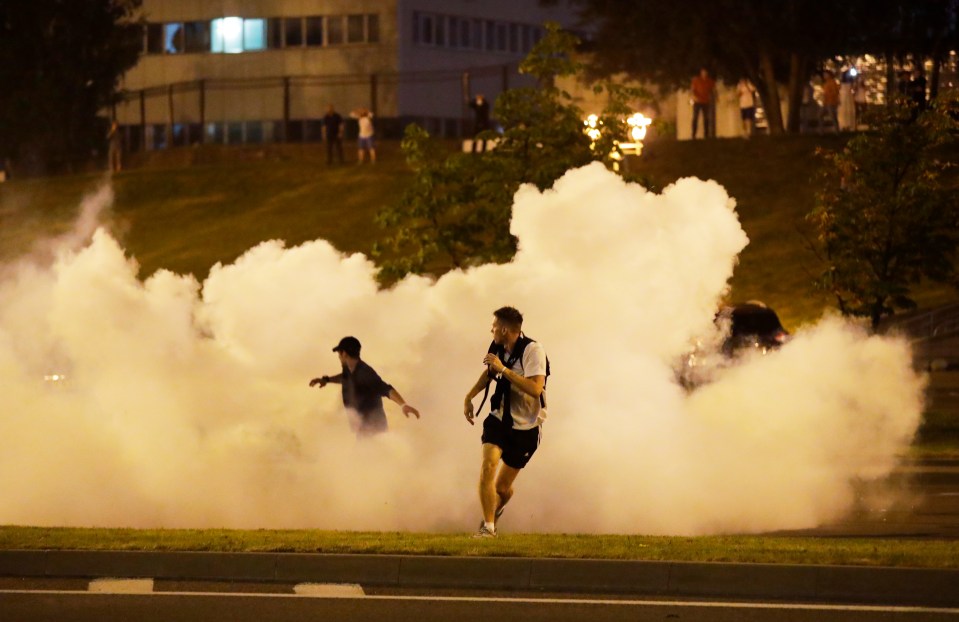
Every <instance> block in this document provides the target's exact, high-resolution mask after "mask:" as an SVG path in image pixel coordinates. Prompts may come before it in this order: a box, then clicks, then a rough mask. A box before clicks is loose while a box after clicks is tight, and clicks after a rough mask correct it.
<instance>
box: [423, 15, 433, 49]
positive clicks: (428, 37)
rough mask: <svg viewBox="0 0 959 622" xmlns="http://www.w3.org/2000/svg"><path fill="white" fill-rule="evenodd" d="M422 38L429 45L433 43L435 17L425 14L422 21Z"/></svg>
mask: <svg viewBox="0 0 959 622" xmlns="http://www.w3.org/2000/svg"><path fill="white" fill-rule="evenodd" d="M420 40H421V41H422V42H423V43H425V44H427V45H432V44H433V17H432V16H431V15H424V16H423V19H422V20H421V21H420Z"/></svg>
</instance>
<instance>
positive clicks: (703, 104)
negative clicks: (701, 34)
mask: <svg viewBox="0 0 959 622" xmlns="http://www.w3.org/2000/svg"><path fill="white" fill-rule="evenodd" d="M690 90H691V91H692V92H693V138H696V130H697V128H698V125H699V123H698V122H699V115H702V116H703V138H709V137H710V136H712V132H711V126H712V123H713V111H712V106H713V100H714V98H715V95H716V81H715V80H713V79H712V78H711V77H709V71H708V70H707V69H706V68H705V67H703V68H702V69H700V70H699V74H698V75H697V76H695V77H694V78H693V79H692V82H691V83H690Z"/></svg>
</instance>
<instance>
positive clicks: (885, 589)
mask: <svg viewBox="0 0 959 622" xmlns="http://www.w3.org/2000/svg"><path fill="white" fill-rule="evenodd" d="M0 576H3V577H26V578H84V579H95V578H99V577H110V578H152V579H154V580H176V581H228V582H236V581H252V582H295V583H358V584H361V585H363V586H369V587H398V588H404V587H405V588H462V589H485V590H517V591H520V590H522V591H532V592H544V593H546V592H572V593H584V594H586V593H594V594H599V593H602V594H623V595H633V596H655V597H662V596H673V597H715V596H722V597H724V598H736V599H747V600H753V599H767V600H776V601H802V602H829V603H849V604H883V605H913V606H937V607H957V606H959V590H956V589H955V587H956V586H957V585H959V570H954V569H928V568H892V567H860V566H813V565H792V564H725V563H698V562H652V561H617V560H582V559H541V558H514V557H441V556H425V555H424V556H404V555H329V554H310V553H209V552H147V551H27V550H6V551H0Z"/></svg>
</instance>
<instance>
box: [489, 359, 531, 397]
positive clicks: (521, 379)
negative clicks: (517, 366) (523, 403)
mask: <svg viewBox="0 0 959 622" xmlns="http://www.w3.org/2000/svg"><path fill="white" fill-rule="evenodd" d="M483 362H484V363H486V364H487V365H489V366H490V368H491V369H492V370H493V371H494V372H496V373H497V374H502V375H503V378H505V379H506V380H508V381H509V383H510V384H512V385H515V386H516V388H517V389H519V390H520V391H522V392H523V393H526V394H527V395H532V396H533V397H536V398H538V397H539V396H540V395H541V394H542V393H543V389H545V388H546V376H545V375H542V376H539V375H537V376H529V377H527V376H521V375H519V374H517V373H516V372H515V371H513V370H512V369H507V367H506V364H505V363H503V361H501V360H500V358H499V357H498V356H496V355H495V354H487V355H486V358H485V359H483Z"/></svg>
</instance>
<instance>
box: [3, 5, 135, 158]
mask: <svg viewBox="0 0 959 622" xmlns="http://www.w3.org/2000/svg"><path fill="white" fill-rule="evenodd" d="M140 4H141V0H83V1H82V2H77V1H76V0H30V1H29V2H24V1H21V0H0V137H2V140H0V158H3V159H6V158H9V159H11V160H12V161H13V162H14V163H15V164H17V165H19V166H20V168H21V169H25V170H28V171H31V172H40V171H43V170H61V169H71V168H73V167H75V166H76V165H78V164H79V163H81V162H84V161H86V160H88V159H89V158H90V156H91V151H93V150H96V149H98V148H101V147H102V146H103V143H104V137H105V133H106V127H105V124H104V122H103V121H100V120H98V119H97V114H98V113H99V112H100V111H101V110H103V109H104V108H105V107H107V106H109V105H110V104H112V103H113V102H114V101H115V100H114V97H115V95H116V87H117V81H118V79H119V77H120V76H121V75H122V74H123V73H124V72H125V71H126V70H127V69H129V68H130V67H132V66H133V65H134V64H135V63H136V61H137V56H138V54H139V52H140V50H141V48H142V45H143V30H142V25H141V24H140V23H139V21H138V19H137V18H136V14H137V12H138V11H139V8H140Z"/></svg>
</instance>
